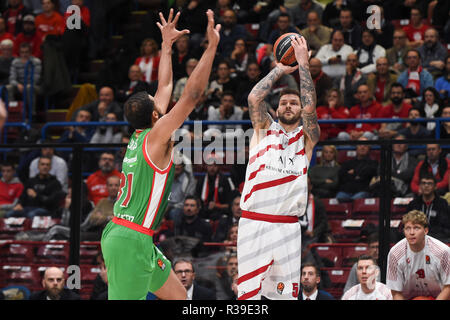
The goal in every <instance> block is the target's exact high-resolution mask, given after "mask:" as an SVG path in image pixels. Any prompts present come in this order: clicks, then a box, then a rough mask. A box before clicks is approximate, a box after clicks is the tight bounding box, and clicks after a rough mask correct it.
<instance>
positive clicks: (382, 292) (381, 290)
mask: <svg viewBox="0 0 450 320" xmlns="http://www.w3.org/2000/svg"><path fill="white" fill-rule="evenodd" d="M341 300H392V293H391V290H389V288H388V287H387V286H386V285H385V284H383V283H381V282H378V281H377V282H375V288H374V290H372V291H371V292H370V293H365V292H364V291H363V290H362V288H361V284H357V285H356V286H353V287H352V288H350V289H349V290H348V291H347V292H345V293H344V295H343V296H342V298H341Z"/></svg>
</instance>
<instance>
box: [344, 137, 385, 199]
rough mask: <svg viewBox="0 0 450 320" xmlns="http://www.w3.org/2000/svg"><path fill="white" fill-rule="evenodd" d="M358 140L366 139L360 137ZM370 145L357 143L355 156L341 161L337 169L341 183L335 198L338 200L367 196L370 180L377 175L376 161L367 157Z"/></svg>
mask: <svg viewBox="0 0 450 320" xmlns="http://www.w3.org/2000/svg"><path fill="white" fill-rule="evenodd" d="M358 140H360V141H364V140H367V138H365V137H361V138H359V139H358ZM369 153H370V145H363V144H359V145H358V146H357V147H356V158H355V159H350V160H347V161H345V162H344V163H342V166H341V169H340V170H339V181H342V184H341V185H340V187H339V192H338V193H337V195H336V198H337V199H338V200H339V201H352V200H354V199H360V198H367V197H368V196H369V183H370V180H371V179H372V178H373V177H375V176H376V175H377V168H378V162H377V161H376V160H371V159H370V158H369Z"/></svg>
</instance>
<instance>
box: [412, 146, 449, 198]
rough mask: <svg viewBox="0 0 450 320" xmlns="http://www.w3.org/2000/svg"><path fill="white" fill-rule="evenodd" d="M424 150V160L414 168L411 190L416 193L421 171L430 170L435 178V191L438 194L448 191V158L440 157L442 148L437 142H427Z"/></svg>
mask: <svg viewBox="0 0 450 320" xmlns="http://www.w3.org/2000/svg"><path fill="white" fill-rule="evenodd" d="M426 152H427V156H426V158H425V160H422V161H420V162H419V163H418V164H417V167H416V169H415V170H414V176H413V179H412V180H411V191H412V192H414V193H415V194H418V193H419V183H420V176H421V173H422V172H430V173H432V174H433V175H434V177H435V178H436V192H437V193H438V195H443V194H445V193H446V192H447V191H448V179H449V176H450V160H449V159H447V158H444V157H441V152H442V149H441V147H440V146H439V145H438V144H427V149H426Z"/></svg>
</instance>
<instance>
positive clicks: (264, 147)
mask: <svg viewBox="0 0 450 320" xmlns="http://www.w3.org/2000/svg"><path fill="white" fill-rule="evenodd" d="M292 46H293V48H294V50H295V57H296V60H297V62H298V66H296V67H289V66H285V65H283V64H281V63H277V65H276V66H275V68H273V69H272V71H271V72H270V73H269V74H268V75H267V76H266V77H265V78H264V79H262V80H261V81H260V82H258V84H256V85H255V87H254V88H253V89H252V91H251V92H250V94H249V97H248V103H249V113H250V119H251V121H252V125H253V128H254V133H253V136H252V138H251V141H250V150H249V162H248V166H247V171H246V177H245V184H244V189H243V192H242V197H241V209H242V216H241V219H240V220H239V232H238V242H237V251H238V273H239V278H238V299H239V300H246V299H253V300H258V299H261V296H263V297H265V298H267V299H274V300H275V299H284V300H287V299H292V300H295V299H297V296H298V293H299V282H300V266H301V227H300V223H299V219H298V218H299V217H300V216H302V215H303V214H304V212H305V209H306V205H307V197H308V184H307V171H308V165H309V162H310V159H311V155H312V152H313V148H314V145H315V144H316V143H317V142H318V141H319V136H320V128H319V125H318V123H317V114H316V92H315V88H314V83H313V81H312V79H311V74H310V72H309V52H308V49H307V44H306V40H305V39H304V38H303V37H302V38H300V37H296V38H295V39H293V40H292ZM297 69H298V72H299V75H300V90H299V91H297V90H292V89H285V90H283V91H282V92H281V93H280V101H279V105H278V109H277V111H276V114H277V117H278V120H279V122H278V123H277V122H275V121H274V120H273V119H272V118H271V116H270V115H269V113H268V111H267V110H268V107H269V106H268V105H267V103H266V102H265V101H264V98H265V97H266V96H267V94H268V93H269V92H270V91H271V90H272V86H273V84H274V83H275V82H277V80H278V79H280V78H281V76H283V75H284V74H290V73H292V72H293V71H295V70H297Z"/></svg>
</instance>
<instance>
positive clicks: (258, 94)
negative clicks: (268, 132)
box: [248, 65, 284, 129]
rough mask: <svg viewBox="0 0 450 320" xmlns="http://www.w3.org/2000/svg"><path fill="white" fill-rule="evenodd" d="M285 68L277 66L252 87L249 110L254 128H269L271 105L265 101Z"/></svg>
mask: <svg viewBox="0 0 450 320" xmlns="http://www.w3.org/2000/svg"><path fill="white" fill-rule="evenodd" d="M283 73H284V70H283V69H282V68H279V66H278V65H277V66H275V68H273V69H272V70H271V71H270V72H269V74H268V75H267V76H265V77H264V78H263V79H261V80H260V81H259V82H258V83H257V84H256V85H255V86H254V87H253V89H252V91H251V92H250V94H249V95H248V110H249V114H250V120H251V121H252V125H253V128H254V129H257V128H258V129H263V128H267V127H268V126H269V125H270V123H271V122H272V117H271V116H270V115H269V113H268V110H269V105H268V103H267V102H265V101H264V99H265V98H266V96H267V95H268V94H269V93H270V91H271V90H272V87H273V85H274V84H275V82H277V81H278V80H279V79H280V78H281V77H282V75H283Z"/></svg>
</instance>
